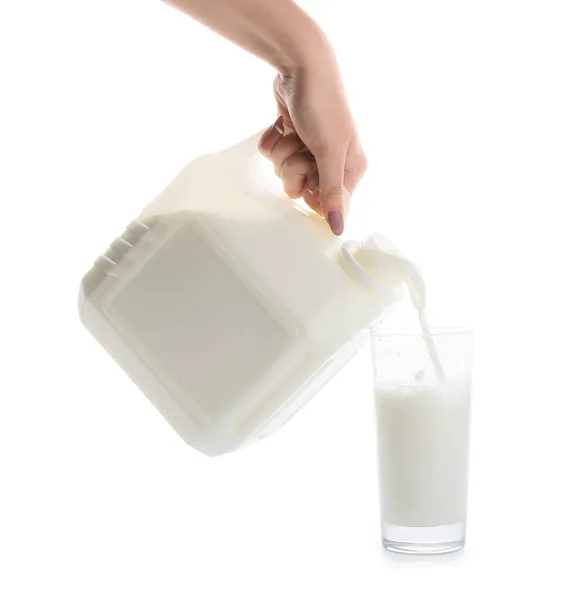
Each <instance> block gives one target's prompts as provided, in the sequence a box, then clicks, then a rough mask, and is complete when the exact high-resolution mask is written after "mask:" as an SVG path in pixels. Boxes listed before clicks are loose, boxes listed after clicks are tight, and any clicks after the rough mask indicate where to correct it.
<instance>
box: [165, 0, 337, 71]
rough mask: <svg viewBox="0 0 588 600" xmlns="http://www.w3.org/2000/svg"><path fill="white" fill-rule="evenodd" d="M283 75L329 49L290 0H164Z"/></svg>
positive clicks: (318, 29)
mask: <svg viewBox="0 0 588 600" xmlns="http://www.w3.org/2000/svg"><path fill="white" fill-rule="evenodd" d="M164 1H165V2H167V3H168V4H170V5H172V6H175V7H176V8H178V9H180V10H181V11H183V12H185V13H186V14H188V15H190V16H191V17H193V18H194V19H196V20H197V21H199V22H200V23H202V24H203V25H206V26H207V27H209V28H210V29H212V30H213V31H216V32H217V33H219V34H220V35H222V36H223V37H225V38H227V39H228V40H231V41H232V42H234V43H235V44H237V45H238V46H241V48H243V49H244V50H247V51H248V52H251V53H252V54H255V55H256V56H258V57H259V58H261V59H262V60H264V61H265V62H267V63H269V64H271V65H273V66H274V67H275V68H276V69H277V70H278V71H279V72H280V73H282V74H283V75H288V74H291V73H292V72H294V71H296V70H297V69H300V68H304V67H305V65H308V64H309V63H311V62H312V61H314V60H317V59H319V58H320V56H321V55H329V54H330V47H329V44H328V42H327V40H326V38H325V36H324V35H323V33H322V31H321V29H320V28H319V27H318V25H317V24H316V23H315V22H314V21H313V20H312V19H311V18H310V17H309V16H308V15H307V14H306V13H305V12H304V11H303V10H302V9H301V8H300V7H299V6H298V5H297V4H295V3H294V2H292V1H291V0H164Z"/></svg>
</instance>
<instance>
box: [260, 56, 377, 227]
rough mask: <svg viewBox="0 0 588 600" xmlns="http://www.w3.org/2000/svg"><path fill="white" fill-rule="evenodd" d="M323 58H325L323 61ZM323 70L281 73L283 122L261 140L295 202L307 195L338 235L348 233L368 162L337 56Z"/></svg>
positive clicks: (278, 80) (278, 82) (278, 84)
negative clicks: (353, 196)
mask: <svg viewBox="0 0 588 600" xmlns="http://www.w3.org/2000/svg"><path fill="white" fill-rule="evenodd" d="M323 58H324V57H323ZM317 62H318V63H319V64H321V67H320V69H313V68H311V69H310V70H305V69H301V70H300V71H298V72H296V73H293V74H288V75H281V74H280V75H278V76H277V77H276V79H275V82H274V92H275V96H276V100H277V102H278V113H279V115H280V116H279V117H278V120H277V121H276V122H275V123H274V124H273V125H272V126H271V127H270V128H269V129H268V130H267V131H265V132H264V134H263V135H262V137H261V140H260V143H259V150H260V152H261V153H262V154H263V155H264V156H266V157H267V158H269V159H270V160H271V161H272V163H273V165H274V169H275V172H276V174H277V175H278V176H279V177H280V178H281V179H282V181H283V184H284V191H285V193H286V194H287V195H288V196H289V197H290V198H300V197H303V198H304V200H305V202H306V203H307V204H308V206H310V207H311V208H312V209H313V210H315V211H316V212H317V213H319V214H321V215H323V216H324V217H325V218H326V219H327V221H328V223H329V226H330V227H331V230H332V231H333V233H334V234H336V235H341V233H343V229H344V220H345V216H346V214H347V212H348V210H349V194H352V193H353V191H354V190H355V188H356V186H357V184H358V183H359V181H360V180H361V178H362V176H363V175H364V173H365V171H366V168H367V161H366V157H365V154H364V153H363V149H362V147H361V142H360V141H359V137H358V135H357V131H356V128H355V123H354V122H353V117H352V116H351V112H350V110H349V106H348V103H347V99H346V96H345V92H344V90H343V85H342V82H341V78H340V75H339V70H338V68H337V65H336V62H335V60H334V58H331V57H329V60H327V61H317Z"/></svg>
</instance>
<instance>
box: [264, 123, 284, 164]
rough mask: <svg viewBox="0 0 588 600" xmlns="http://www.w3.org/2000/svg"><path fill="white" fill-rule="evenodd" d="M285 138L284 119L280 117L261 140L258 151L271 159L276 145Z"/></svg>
mask: <svg viewBox="0 0 588 600" xmlns="http://www.w3.org/2000/svg"><path fill="white" fill-rule="evenodd" d="M283 137H284V117H282V116H280V117H278V119H277V120H276V122H275V123H274V124H273V125H272V126H271V127H270V128H269V129H266V130H265V131H264V132H263V134H262V136H261V138H260V139H259V144H258V149H259V152H260V153H261V154H263V156H265V157H266V158H270V156H271V154H272V151H273V149H274V147H275V145H276V144H277V143H278V142H279V141H280V140H281V139H282V138H283Z"/></svg>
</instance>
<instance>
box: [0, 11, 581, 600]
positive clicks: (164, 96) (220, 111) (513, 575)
mask: <svg viewBox="0 0 588 600" xmlns="http://www.w3.org/2000/svg"><path fill="white" fill-rule="evenodd" d="M304 6H305V7H306V8H307V9H308V10H309V11H310V12H311V14H313V15H314V16H315V17H316V18H317V19H318V20H319V22H320V23H321V24H322V25H323V27H324V28H325V29H326V30H327V32H328V33H329V35H330V37H331V39H332V41H333V43H334V45H335V46H336V48H337V50H338V52H339V56H340V60H341V65H342V69H343V71H344V75H345V79H346V81H347V85H348V90H349V95H350V98H351V102H352V105H353V108H354V111H355V114H356V117H357V121H358V124H359V127H360V130H361V132H362V135H363V138H364V141H365V146H366V150H367V152H368V156H369V158H370V159H371V170H370V173H369V176H368V177H367V179H366V181H365V185H364V186H363V187H362V189H361V190H360V191H359V192H358V194H357V196H356V198H355V201H354V209H353V220H352V223H351V224H350V227H370V226H371V224H372V223H373V224H375V225H377V226H378V228H379V229H380V230H381V231H382V232H383V233H385V234H387V235H389V236H390V237H391V238H392V239H393V240H394V241H395V242H396V243H397V244H398V245H399V246H400V247H401V248H403V249H404V250H405V252H406V253H407V254H409V255H410V256H412V257H413V258H414V259H416V260H417V262H419V263H420V264H421V266H422V267H423V270H424V272H425V276H426V278H427V282H428V285H429V289H430V297H431V321H433V322H440V323H456V324H465V325H471V326H473V327H474V328H475V330H476V335H477V339H476V343H477V346H476V360H477V363H476V374H475V376H476V382H475V383H476V390H475V408H474V415H473V438H472V443H473V446H472V469H471V497H470V509H471V510H470V525H469V539H468V544H467V548H466V550H465V551H464V552H462V553H460V554H457V555H453V556H448V557H446V558H430V559H411V558H403V557H396V556H393V555H386V554H385V553H384V552H383V550H381V548H380V545H379V531H378V514H377V491H376V472H375V446H374V436H373V414H372V404H371V396H370V382H369V377H370V374H369V364H368V360H369V357H367V356H366V355H365V354H363V355H361V356H359V357H358V359H357V360H355V362H354V363H353V364H352V365H350V366H349V367H348V368H347V369H346V370H345V371H344V372H342V373H341V374H340V375H339V376H338V378H337V379H336V380H334V381H333V382H332V384H331V385H330V386H329V387H328V388H327V389H326V390H324V391H323V392H322V393H321V394H320V395H319V396H318V397H317V398H316V399H315V400H314V401H313V402H312V404H311V405H309V406H308V407H307V408H306V409H305V410H304V411H303V412H302V413H300V414H299V416H298V417H297V418H296V419H294V420H293V421H292V422H291V423H290V424H289V425H288V426H287V427H286V428H285V429H284V430H282V431H281V432H280V433H279V434H278V435H276V436H275V437H273V438H271V439H270V440H267V441H265V442H263V443H260V444H258V445H255V446H253V447H251V448H249V449H248V450H246V451H243V452H241V453H237V454H233V455H228V456H224V457H222V458H220V459H218V460H216V459H215V460H210V459H207V458H205V457H203V456H200V455H199V454H197V453H196V452H195V451H193V450H191V449H190V448H188V447H187V446H185V445H184V444H183V443H182V442H181V441H180V440H179V438H178V437H176V435H175V433H174V432H173V431H172V430H171V429H170V428H169V427H168V426H167V425H166V423H165V422H164V421H163V420H162V419H161V418H160V416H159V415H158V413H157V412H156V410H155V409H153V408H152V407H151V405H150V404H149V402H148V401H147V400H146V399H145V398H144V397H143V396H142V395H141V394H140V393H139V392H138V391H137V390H136V388H135V387H134V386H133V384H132V383H131V382H130V381H129V380H128V379H127V378H126V376H125V375H124V374H123V373H122V372H121V371H120V369H119V368H118V367H117V366H116V365H115V364H114V363H113V362H112V361H111V359H110V358H109V357H108V356H107V355H106V353H105V352H104V351H103V350H102V349H101V348H100V347H99V346H98V345H97V344H96V343H95V342H94V340H93V339H91V337H90V336H89V335H88V334H87V333H86V332H85V331H84V329H83V328H82V326H81V325H80V324H79V322H78V318H77V314H76V299H77V286H78V282H79V280H80V278H81V276H82V275H83V274H84V272H85V271H86V270H87V268H89V266H90V265H91V263H92V261H93V260H94V258H95V257H96V256H97V255H98V254H99V253H100V252H102V251H103V250H104V248H105V247H106V245H107V244H108V243H109V241H110V240H111V239H112V238H113V237H114V236H116V235H118V234H119V233H120V231H121V230H122V228H124V226H125V225H126V223H127V222H128V221H129V220H130V219H131V218H133V217H134V216H135V215H137V214H138V213H139V211H140V209H141V208H142V206H143V205H144V204H145V203H147V202H148V201H150V200H151V199H152V198H153V197H154V196H155V195H156V194H157V193H158V192H159V190H160V189H161V188H162V187H163V186H164V185H166V184H167V183H168V181H169V180H170V179H171V178H172V177H173V176H174V175H175V174H176V173H177V171H179V170H180V168H182V167H183V165H184V164H185V163H187V162H188V161H189V160H190V159H192V158H193V157H195V156H197V155H198V154H200V153H203V152H208V151H210V150H214V149H219V148H222V147H224V146H226V145H229V144H231V143H233V142H235V141H237V140H239V139H240V138H244V137H246V136H248V135H250V134H251V133H253V132H254V131H256V130H259V129H261V128H262V127H264V126H267V125H269V124H270V123H271V122H272V120H273V118H274V106H273V101H272V96H271V80H272V77H273V73H272V71H271V69H269V68H268V67H266V66H265V65H263V64H262V63H260V62H258V61H257V60H256V59H254V58H251V57H249V56H248V55H246V54H245V53H243V52H241V51H240V50H238V49H236V48H234V47H232V46H231V45H230V44H229V43H227V42H225V41H224V40H221V39H219V38H217V37H215V36H214V35H213V34H212V33H210V32H208V31H206V30H204V29H203V28H202V27H200V26H199V25H197V24H196V23H194V22H192V21H190V20H189V19H187V18H185V17H183V16H182V15H180V14H179V13H176V12H174V11H173V10H172V9H170V8H168V7H166V6H164V5H162V4H161V3H159V2H158V1H157V0H151V1H148V0H102V1H101V2H92V3H88V2H80V1H78V0H69V1H67V0H53V1H44V0H43V1H41V0H31V1H29V2H20V3H18V2H12V3H9V2H2V4H1V8H0V66H1V71H0V77H1V79H0V202H1V207H2V221H1V225H0V274H1V277H2V292H1V295H0V307H1V311H0V354H1V365H2V369H1V379H0V382H1V389H0V401H1V414H0V445H1V447H0V461H1V462H0V494H1V495H0V509H1V510H0V598H2V599H3V600H4V599H6V600H16V599H21V598H49V597H55V598H60V599H62V600H66V599H82V598H83V599H94V598H100V599H102V598H108V599H123V598H124V599H128V598H141V599H148V598H149V599H150V598H165V599H176V598H177V599H184V598H205V599H207V600H214V599H217V598H222V599H224V598H227V599H228V598H240V597H243V596H246V597H252V598H253V597H255V598H259V599H260V600H262V599H270V598H272V599H274V598H280V599H285V600H287V599H290V598H296V599H298V598H310V599H313V600H314V599H323V598H338V597H345V598H347V597H348V598H369V599H371V598H374V599H376V598H394V597H410V598H417V599H420V598H423V599H424V598H434V597H436V596H437V595H439V596H441V597H450V596H451V597H453V598H458V599H462V598H463V599H465V598H496V597H505V598H516V597H520V596H521V595H522V594H524V595H525V596H532V595H534V594H538V593H540V592H543V593H545V594H546V595H550V596H551V597H566V598H586V595H587V594H588V584H587V583H586V578H585V569H586V555H587V551H586V540H587V539H588V526H587V524H586V506H588V492H587V489H588V486H587V481H586V480H587V473H588V468H587V466H586V462H587V459H588V435H587V434H586V431H587V426H586V425H587V419H586V416H587V406H588V402H587V401H588V393H587V386H586V368H587V364H588V337H587V335H588V323H587V317H586V307H587V306H588V293H587V285H586V278H587V272H588V268H587V265H586V263H587V261H588V242H587V235H586V230H587V222H588V221H587V218H586V208H587V200H588V78H587V72H588V64H587V63H588V35H587V34H586V32H587V30H588V14H587V7H586V2H585V1H584V0H577V1H571V0H569V1H568V0H560V1H558V2H555V1H542V0H533V1H531V0H495V1H494V2H472V1H470V0H444V1H443V2H438V1H437V0H411V1H409V2H403V1H400V0H397V1H394V2H384V1H383V0H361V1H356V2H351V1H342V0H338V1H337V2H335V1H334V0H333V1H331V2H329V1H327V0H306V1H305V2H304Z"/></svg>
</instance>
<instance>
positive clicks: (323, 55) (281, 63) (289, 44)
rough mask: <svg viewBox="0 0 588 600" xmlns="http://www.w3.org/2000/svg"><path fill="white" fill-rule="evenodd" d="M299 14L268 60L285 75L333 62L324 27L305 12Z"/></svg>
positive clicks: (305, 71)
mask: <svg viewBox="0 0 588 600" xmlns="http://www.w3.org/2000/svg"><path fill="white" fill-rule="evenodd" d="M301 12H302V11H301ZM299 16H300V18H299V19H297V20H296V21H297V22H295V23H294V24H291V25H290V27H289V28H288V31H287V32H285V33H284V35H283V36H282V37H281V40H282V43H281V44H280V47H279V49H278V50H277V52H276V55H275V57H274V60H272V61H271V62H272V63H273V64H274V66H275V67H276V68H277V70H278V71H279V72H280V74H282V75H284V76H285V77H293V76H296V75H299V74H300V73H308V72H312V71H315V70H318V69H321V68H324V66H325V65H326V64H328V65H332V64H333V63H334V62H336V61H335V56H334V53H333V50H332V48H331V45H330V43H329V41H328V39H327V37H326V35H325V34H324V32H323V30H322V29H321V28H320V27H319V26H318V25H317V24H316V23H315V22H314V21H313V20H312V19H311V18H310V17H309V16H308V15H306V14H305V13H303V14H301V15H299Z"/></svg>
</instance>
